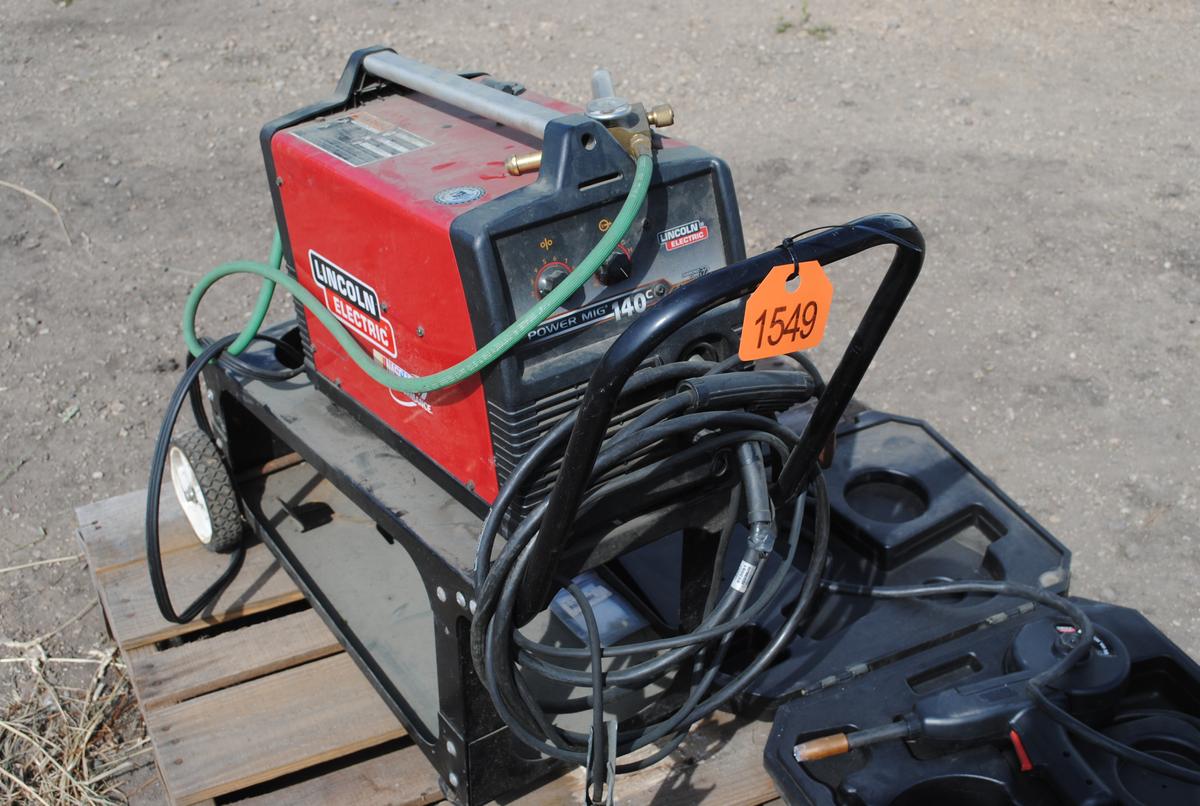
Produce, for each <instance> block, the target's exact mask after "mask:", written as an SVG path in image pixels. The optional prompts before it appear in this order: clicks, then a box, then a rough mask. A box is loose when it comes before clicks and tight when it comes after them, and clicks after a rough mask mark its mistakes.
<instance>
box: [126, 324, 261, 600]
mask: <svg viewBox="0 0 1200 806" xmlns="http://www.w3.org/2000/svg"><path fill="white" fill-rule="evenodd" d="M236 338H237V334H234V335H231V336H226V337H225V338H222V339H218V340H217V341H215V342H213V343H212V344H210V345H208V346H207V347H205V348H204V350H203V351H202V352H201V353H200V355H199V356H197V357H196V360H195V361H194V362H193V363H191V364H190V365H189V366H188V367H187V369H186V370H184V373H183V377H182V378H180V379H179V383H178V384H177V385H176V387H175V391H174V392H173V393H172V394H171V399H170V400H169V401H168V403H167V413H166V414H165V415H164V416H163V421H162V425H161V426H160V427H159V429H158V439H157V440H156V441H155V443H154V458H153V459H152V460H151V462H150V480H149V482H148V483H147V485H146V523H145V528H146V565H147V567H148V568H149V571H150V587H151V588H152V589H153V591H154V601H155V603H156V604H157V605H158V611H159V613H161V614H162V617H163V618H164V619H166V620H167V621H170V622H173V623H175V624H185V623H187V622H189V621H193V620H195V618H196V617H197V616H199V615H200V613H201V612H203V610H204V608H206V607H208V606H209V604H211V603H212V602H213V601H214V600H215V599H216V598H217V597H218V596H220V595H221V591H223V590H224V589H225V586H226V585H228V584H229V582H230V580H232V579H233V577H234V576H235V575H236V574H237V572H238V570H240V569H241V567H242V561H243V560H244V559H245V557H246V549H245V546H242V545H239V546H238V547H237V548H236V549H234V551H233V553H232V555H231V556H230V558H229V565H228V566H226V568H225V570H224V571H223V572H222V573H221V575H220V576H219V577H217V579H216V580H215V581H214V582H213V583H212V584H211V585H209V586H208V587H207V588H206V589H205V590H204V592H203V593H201V594H200V595H199V596H198V597H196V600H195V601H194V602H192V603H191V604H190V605H188V606H187V607H186V608H185V609H184V611H183V612H182V613H177V612H176V611H175V608H174V606H173V605H172V604H171V596H170V593H169V592H168V591H167V580H166V577H165V575H164V573H163V564H162V549H161V546H160V544H159V537H158V499H159V497H160V496H161V495H162V480H163V471H164V469H165V467H166V463H167V452H168V451H169V450H170V448H171V434H172V432H174V430H175V422H176V421H177V420H178V419H179V413H180V411H181V410H182V409H183V402H184V400H186V399H187V397H188V395H189V390H191V388H192V387H193V386H197V385H198V383H199V379H200V373H201V372H203V371H204V367H205V366H206V365H207V364H208V363H209V362H210V361H212V360H213V359H214V358H216V357H217V356H219V355H220V354H221V351H222V350H224V349H225V348H226V347H228V346H229V345H230V344H233V342H234V340H235V339H236Z"/></svg>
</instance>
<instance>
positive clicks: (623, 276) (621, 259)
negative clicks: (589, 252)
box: [596, 249, 633, 285]
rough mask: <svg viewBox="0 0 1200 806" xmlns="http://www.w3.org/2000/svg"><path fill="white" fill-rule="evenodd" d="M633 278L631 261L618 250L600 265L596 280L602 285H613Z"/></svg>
mask: <svg viewBox="0 0 1200 806" xmlns="http://www.w3.org/2000/svg"><path fill="white" fill-rule="evenodd" d="M632 276H633V259H632V258H630V257H629V255H627V254H625V252H623V251H622V250H620V249H618V250H617V251H615V252H613V253H612V254H611V255H609V256H608V259H607V260H605V261H604V262H603V263H601V264H600V268H599V269H598V270H597V271H596V279H597V280H599V281H600V283H601V284H602V285H615V284H617V283H620V282H622V281H624V280H628V279H629V278H630V277H632Z"/></svg>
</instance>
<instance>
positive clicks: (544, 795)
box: [500, 713, 779, 806]
mask: <svg viewBox="0 0 1200 806" xmlns="http://www.w3.org/2000/svg"><path fill="white" fill-rule="evenodd" d="M770 732H771V723H769V722H747V721H745V720H740V719H736V718H734V717H733V716H731V715H730V714H724V713H718V714H716V715H715V716H713V717H712V718H710V719H708V720H707V721H705V722H704V723H702V724H701V725H699V726H697V727H696V728H694V729H693V730H692V733H691V734H690V735H689V736H688V738H687V739H686V740H685V741H684V743H683V745H682V746H681V747H680V749H679V750H677V751H675V753H674V754H673V755H672V756H671V757H670V758H668V759H665V760H664V761H662V762H660V763H658V764H655V765H654V766H652V767H649V768H648V769H645V770H640V771H638V772H634V773H629V774H626V775H620V776H618V777H617V783H616V790H615V795H616V799H617V801H619V802H620V803H622V804H626V805H627V806H633V805H635V804H637V805H640V804H653V806H669V805H670V804H679V805H680V806H684V804H694V803H710V804H719V805H720V806H760V804H764V803H767V802H769V801H772V800H775V799H777V798H778V797H779V792H778V791H777V790H776V789H775V785H774V784H773V783H772V782H771V778H770V776H769V775H767V772H766V770H765V769H764V768H763V762H762V755H763V747H764V746H765V744H766V740H767V736H768V735H769V734H770ZM583 798H584V772H583V770H582V769H574V770H571V771H570V772H567V773H565V774H563V775H561V776H559V777H558V778H555V779H553V780H551V781H549V782H547V783H545V784H543V785H542V786H540V787H538V788H537V789H535V790H533V791H532V792H528V793H526V794H523V795H521V796H519V797H516V798H512V799H504V798H502V799H500V802H501V803H509V804H513V806H556V804H560V803H582V802H583Z"/></svg>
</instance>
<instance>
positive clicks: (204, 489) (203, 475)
mask: <svg viewBox="0 0 1200 806" xmlns="http://www.w3.org/2000/svg"><path fill="white" fill-rule="evenodd" d="M171 448H172V449H178V450H179V451H180V452H181V453H182V454H183V456H184V458H185V459H187V462H188V464H190V465H191V466H192V474H193V475H194V476H195V478H196V484H197V486H198V487H199V488H200V495H201V496H202V497H203V498H204V505H205V507H206V508H207V509H208V517H209V521H210V522H211V525H212V537H211V538H210V539H209V540H208V541H207V542H206V541H204V540H203V539H202V538H201V537H200V535H199V534H197V535H196V539H197V540H199V541H200V545H202V546H204V547H205V548H206V549H208V550H209V551H214V552H218V553H220V554H226V553H228V552H230V551H233V550H234V549H235V548H237V547H238V546H239V545H241V542H242V539H243V537H244V535H245V524H244V523H243V521H242V513H241V509H240V508H239V507H238V501H237V494H236V493H235V492H234V490H233V482H232V481H231V480H230V478H229V470H228V469H227V468H226V467H225V459H224V457H222V456H221V451H220V450H219V449H218V448H217V446H216V445H214V444H213V441H212V440H211V439H209V437H208V435H207V434H205V433H204V432H203V431H198V430H197V431H188V432H187V433H184V434H181V435H179V436H176V437H174V438H173V439H172V440H171ZM167 456H168V460H167V466H168V468H170V466H171V461H170V456H171V451H168V453H167ZM171 475H172V479H173V478H174V470H173V469H171ZM172 486H174V485H172ZM175 495H176V498H178V497H179V493H178V491H176V493H175ZM179 503H180V506H183V502H182V501H180V502H179Z"/></svg>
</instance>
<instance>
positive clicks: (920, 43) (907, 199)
mask: <svg viewBox="0 0 1200 806" xmlns="http://www.w3.org/2000/svg"><path fill="white" fill-rule="evenodd" d="M1197 9H1198V7H1197V5H1196V4H1195V3H1192V2H1186V0H1180V2H1124V1H1122V2H1097V1H1096V0H1074V1H1073V2H1059V3H1035V2H1029V1H1028V0H1017V2H1011V3H1002V4H998V3H992V2H968V3H963V2H959V1H958V0H926V1H925V2H912V1H911V0H906V2H899V0H883V1H882V2H869V3H867V2H860V3H835V2H831V1H830V0H811V2H807V3H800V2H793V3H784V2H763V3H750V2H742V3H738V2H697V0H692V1H691V2H667V1H666V0H658V2H652V3H649V4H644V5H639V4H623V5H621V6H620V7H619V8H614V9H612V10H605V9H604V8H603V7H602V6H597V5H596V4H594V3H585V2H575V1H574V0H555V2H523V3H517V2H513V3H503V2H496V0H483V1H482V2H481V1H480V0H475V2H470V3H458V2H449V1H448V0H443V1H442V2H408V1H397V0H393V1H392V2H386V1H385V0H378V1H371V0H355V1H354V2H343V3H337V4H330V3H326V2H309V1H305V2H265V0H264V2H254V3H250V2H246V3H233V2H229V3H220V4H212V3H164V2H161V0H105V1H104V2H101V1H100V0H75V2H67V3H54V2H50V1H49V0H0V181H2V182H3V183H5V184H2V185H0V279H2V280H3V284H4V287H5V288H4V292H3V293H2V294H0V347H2V350H0V446H2V447H0V507H2V510H0V513H2V514H0V567H3V568H5V569H7V568H8V567H11V566H15V565H22V564H25V563H30V562H36V561H39V560H49V559H55V558H60V557H71V556H73V555H75V554H76V553H77V546H76V543H75V538H74V535H73V530H74V527H75V523H74V515H73V508H74V507H75V506H76V505H78V504H82V503H85V502H88V501H93V500H98V499H103V498H105V497H107V496H111V495H115V494H118V493H123V492H126V491H128V490H131V489H136V488H140V487H142V486H144V484H145V479H146V474H147V461H148V457H149V453H150V449H151V443H152V440H153V437H154V434H155V431H156V429H157V427H158V424H159V418H160V415H161V411H162V408H163V403H164V401H165V399H166V396H167V394H168V393H169V391H170V389H171V388H172V386H173V385H174V383H175V380H176V377H177V375H178V371H179V358H180V356H181V351H182V347H181V341H180V332H179V317H180V312H181V309H182V304H183V299H184V297H185V295H186V293H187V292H188V290H189V288H190V287H191V285H192V284H193V283H194V282H195V281H196V280H197V278H198V277H199V276H200V275H201V274H202V273H203V272H204V271H205V270H206V269H207V268H209V267H210V266H212V265H214V264H216V263H218V262H221V261H225V260H230V259H235V258H241V257H252V258H257V257H265V253H266V250H267V247H268V244H269V241H270V236H271V227H272V220H271V211H270V206H269V200H268V195H267V192H266V191H267V188H266V183H265V180H264V175H263V168H262V157H261V152H260V151H259V145H258V139H257V132H258V129H259V127H260V126H261V124H262V123H264V122H265V121H267V120H269V119H271V118H274V117H276V116H278V115H280V114H282V113H285V112H288V111H291V110H293V109H295V108H298V107H299V106H301V105H304V104H307V103H309V102H311V101H314V100H317V99H319V98H322V97H324V96H325V95H326V94H328V93H329V92H330V90H331V89H332V87H333V84H334V82H335V81H336V78H337V76H338V75H339V73H340V71H341V68H342V66H343V64H344V61H345V58H346V56H347V55H348V54H349V52H350V51H351V50H353V49H354V48H356V47H359V46H363V45H368V44H375V43H384V44H388V45H390V46H392V47H394V48H396V49H397V50H398V51H400V52H401V53H404V54H407V55H410V56H413V57H416V58H418V59H421V60H424V61H428V62H431V63H433V64H436V65H439V66H442V67H446V68H451V69H482V70H487V71H489V72H492V73H493V74H495V75H497V76H500V77H503V78H512V79H517V80H520V81H522V82H524V83H525V84H526V85H528V86H531V87H535V88H537V89H539V90H542V91H546V92H548V93H550V94H554V95H559V96H561V97H563V98H565V99H567V100H571V101H576V102H579V101H582V100H584V99H585V98H586V97H587V91H588V76H589V74H590V71H591V69H592V68H593V67H594V66H596V65H599V64H603V65H604V66H607V67H609V68H610V69H611V70H612V71H613V74H614V75H615V76H616V78H617V81H618V88H619V89H620V90H622V91H624V92H625V93H626V94H628V95H631V96H633V97H635V98H637V99H642V100H645V101H647V102H659V101H663V100H669V101H670V102H671V103H672V104H673V105H674V107H675V110H676V116H677V120H678V121H679V122H678V124H677V126H676V127H675V129H674V130H673V131H672V132H671V133H672V134H675V135H677V136H680V137H682V138H684V139H687V140H690V141H692V142H695V143H697V144H700V145H703V146H705V147H707V148H709V149H711V150H712V151H714V152H716V153H717V154H720V155H722V156H724V157H725V158H726V159H727V160H728V161H729V162H730V164H731V166H732V168H733V172H734V177H735V180H736V182H737V186H738V190H739V198H740V201H741V205H742V216H743V219H744V221H745V224H746V234H747V240H748V243H749V247H750V250H751V251H752V252H756V251H759V250H761V249H763V248H766V247H768V246H770V245H772V244H774V243H776V242H778V240H779V239H780V237H781V236H783V235H786V234H790V233H792V232H795V231H797V230H801V229H805V228H807V227H810V226H813V225H817V224H833V223H838V222H841V221H845V220H847V219H850V218H853V217H856V216H859V215H862V214H866V213H871V212H880V211H896V212H901V213H904V214H906V215H909V216H910V217H912V218H913V219H914V220H915V221H916V222H917V223H918V224H920V225H921V227H922V229H923V230H924V232H925V233H926V237H927V240H928V246H929V255H928V259H927V262H926V265H925V270H924V273H923V275H922V277H921V279H920V281H919V282H918V284H917V286H916V289H915V291H914V293H913V295H912V297H911V302H910V304H909V305H908V307H907V308H906V309H905V310H904V311H903V313H902V314H901V316H900V318H899V320H898V323H897V326H896V328H895V330H894V335H893V336H892V337H891V338H890V339H889V341H888V343H887V344H886V345H885V346H884V348H883V350H882V351H881V353H880V355H879V357H878V359H877V360H876V362H875V366H874V368H873V370H872V372H871V373H870V375H869V376H868V378H867V380H866V382H865V384H864V386H863V389H862V391H861V397H862V398H863V399H864V400H866V401H867V402H868V403H870V404H872V405H874V406H875V407H877V408H882V409H885V410H891V411H895V412H899V413H904V414H909V415H913V416H918V417H921V418H923V419H927V420H929V421H931V422H932V423H933V424H934V425H935V426H936V427H938V428H939V429H940V430H941V431H942V432H943V433H944V434H945V435H946V436H947V437H949V438H950V439H951V440H952V441H953V442H954V443H955V444H956V445H957V446H958V447H960V448H961V449H962V450H963V451H964V452H965V453H966V454H967V455H968V456H969V457H970V458H972V459H973V460H974V461H975V462H976V463H977V464H978V465H979V466H980V467H981V468H983V469H984V470H985V472H988V473H989V474H990V475H992V476H993V477H994V478H995V479H996V480H997V481H998V482H999V483H1000V485H1001V486H1002V487H1004V488H1005V489H1006V490H1007V491H1008V492H1009V493H1010V494H1011V495H1012V496H1013V497H1014V498H1015V499H1016V500H1017V501H1018V502H1020V503H1021V504H1022V505H1024V506H1025V507H1027V508H1028V509H1029V511H1030V512H1031V513H1032V514H1033V515H1034V516H1035V517H1037V518H1038V519H1040V520H1041V521H1042V522H1043V523H1044V524H1045V525H1046V526H1047V527H1048V528H1050V529H1051V531H1053V532H1055V533H1056V534H1057V536H1058V537H1059V538H1061V539H1062V540H1063V541H1064V542H1065V543H1066V544H1067V545H1068V546H1070V547H1071V548H1072V550H1073V551H1074V566H1073V567H1074V582H1073V585H1072V590H1073V592H1075V593H1078V594H1083V595H1087V596H1092V597H1096V598H1100V599H1105V600H1113V601H1120V602H1122V603H1125V604H1128V605H1131V606H1134V607H1137V608H1140V609H1141V610H1143V611H1144V612H1145V613H1147V614H1148V615H1149V616H1150V618H1152V619H1153V620H1154V621H1155V622H1156V623H1157V624H1158V625H1159V626H1160V627H1161V628H1162V629H1163V630H1164V631H1165V632H1166V633H1167V634H1168V635H1169V636H1170V637H1171V638H1173V639H1174V640H1175V641H1177V642H1179V643H1180V644H1181V645H1182V646H1183V647H1184V648H1185V649H1186V650H1187V651H1188V652H1190V653H1191V654H1192V655H1193V656H1197V655H1200V587H1198V585H1197V574H1198V571H1200V524H1198V523H1197V508H1198V504H1200V489H1197V485H1196V478H1197V474H1198V473H1200V460H1198V459H1197V453H1198V451H1197V449H1198V448H1200V425H1198V424H1197V420H1196V417H1195V416H1194V410H1193V408H1192V407H1193V406H1194V405H1196V400H1197V397H1198V393H1200V370H1198V363H1197V362H1198V359H1200V352H1198V351H1200V325H1198V323H1197V317H1198V315H1200V186H1198V180H1197V177H1200V142H1198V141H1197V132H1198V131H1200V106H1198V105H1197V103H1196V84H1195V76H1196V75H1198V74H1200V50H1198V49H1197V48H1196V47H1195V31H1196V30H1197V24H1198V23H1200V11H1198V10H1197ZM1189 76H1190V77H1191V78H1189ZM14 186H16V187H14ZM17 188H23V189H26V190H27V191H29V192H30V193H36V194H38V195H40V196H41V197H43V198H44V199H45V200H47V201H48V202H49V203H50V204H52V205H54V207H56V208H57V211H58V214H59V215H60V216H61V217H59V215H56V214H55V212H54V211H53V210H51V209H50V208H48V207H47V206H45V205H43V204H41V203H38V202H37V201H36V200H34V199H33V198H31V197H30V196H29V195H27V194H25V193H22V192H20V191H19V190H17ZM882 259H883V258H881V257H879V256H876V257H873V258H870V259H863V260H860V261H854V262H848V263H846V264H841V265H839V266H838V267H837V268H836V269H835V270H834V271H833V272H832V274H833V278H834V282H835V284H836V286H837V294H838V305H839V306H840V307H839V309H835V312H834V317H835V318H834V320H833V324H832V330H833V331H834V333H833V336H832V337H831V338H830V339H829V341H831V342H833V343H832V344H828V345H827V346H825V347H823V348H822V349H821V351H820V353H819V354H818V359H819V360H820V361H821V363H822V364H823V365H825V366H828V367H831V366H832V364H833V362H834V361H835V360H836V357H837V355H839V354H840V353H839V352H838V343H839V342H840V343H844V340H845V337H846V335H847V334H848V332H849V331H850V329H851V328H852V326H853V324H854V323H855V321H857V315H858V314H859V312H861V311H862V309H863V307H864V304H865V300H866V299H867V296H868V294H869V293H870V291H871V290H872V289H873V285H872V284H873V283H874V282H875V281H876V280H877V278H878V277H879V274H880V270H881V268H882V263H881V262H880V261H881V260H882ZM229 286H230V287H229V288H225V289H221V290H220V293H216V294H214V295H213V297H212V300H211V302H210V303H208V304H207V306H206V309H205V311H204V312H203V313H202V327H203V330H204V332H206V333H209V334H214V335H215V334H220V333H225V332H229V331H232V330H234V329H235V328H236V327H237V326H239V325H240V323H241V322H242V321H243V319H244V317H245V316H246V314H247V313H248V311H249V309H250V307H251V301H252V297H253V289H254V286H253V285H252V284H251V283H250V281H248V280H246V281H231V282H230V283H229ZM279 306H280V307H279V311H280V317H281V318H282V317H283V316H284V315H285V314H286V308H285V307H284V305H283V304H282V303H279ZM92 601H93V592H92V589H91V584H90V582H89V579H88V574H87V570H86V568H85V567H84V565H83V563H82V562H79V561H63V562H58V563H52V564H47V565H41V566H38V567H34V568H28V569H23V570H16V571H9V570H4V571H3V572H0V647H3V646H4V644H3V643H2V642H5V641H8V642H18V641H25V640H27V639H29V638H32V637H35V636H38V635H42V634H44V633H47V632H50V631H52V630H54V629H55V628H56V627H58V626H59V625H61V624H62V623H64V622H66V621H68V620H69V619H71V618H72V617H73V616H75V615H76V614H78V613H79V612H80V611H81V610H82V609H83V608H84V607H86V606H87V605H88V604H89V603H90V602H92ZM104 641H105V638H104V633H103V626H102V622H101V617H100V614H99V612H98V611H97V610H94V609H93V610H92V611H90V612H88V613H86V614H85V615H84V616H83V617H82V618H80V619H79V620H78V621H75V622H74V623H72V624H70V625H68V626H67V627H66V628H65V629H64V630H63V631H62V632H61V633H59V634H58V635H56V636H55V637H53V638H52V639H49V641H48V643H47V648H48V649H50V650H53V651H54V652H55V653H59V654H73V655H79V654H82V653H86V652H87V651H88V650H89V649H92V648H95V647H102V646H103V645H104ZM13 654H18V655H19V652H15V651H10V650H8V649H4V650H2V651H0V656H8V655H13ZM21 668H23V667H22V666H21V665H20V664H8V665H4V666H2V667H0V704H3V703H4V702H6V701H7V700H8V699H9V698H12V697H14V696H20V695H21V692H22V691H23V690H24V689H22V686H23V685H26V683H27V681H25V682H22V678H21ZM154 791H155V790H153V789H150V790H147V791H146V792H149V793H151V796H153V793H154ZM146 792H143V795H146Z"/></svg>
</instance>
